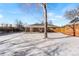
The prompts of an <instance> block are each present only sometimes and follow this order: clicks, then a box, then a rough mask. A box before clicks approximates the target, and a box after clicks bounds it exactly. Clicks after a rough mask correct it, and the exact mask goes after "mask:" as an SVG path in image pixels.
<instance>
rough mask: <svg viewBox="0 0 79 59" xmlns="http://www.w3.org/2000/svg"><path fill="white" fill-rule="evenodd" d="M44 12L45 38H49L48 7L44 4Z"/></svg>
mask: <svg viewBox="0 0 79 59" xmlns="http://www.w3.org/2000/svg"><path fill="white" fill-rule="evenodd" d="M42 6H43V11H44V13H43V14H44V37H45V38H47V24H48V23H47V8H46V7H47V6H46V3H42Z"/></svg>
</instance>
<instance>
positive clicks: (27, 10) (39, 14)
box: [0, 3, 78, 26]
mask: <svg viewBox="0 0 79 59" xmlns="http://www.w3.org/2000/svg"><path fill="white" fill-rule="evenodd" d="M77 6H78V4H77V3H70V4H69V3H49V4H47V12H48V20H51V21H52V23H53V24H54V25H58V26H63V25H65V24H68V22H69V20H67V19H65V17H63V16H64V13H65V11H66V10H68V9H72V8H75V7H77ZM17 19H18V20H21V21H22V22H23V23H27V24H33V23H40V22H41V21H43V11H42V6H41V5H37V6H36V4H30V5H29V4H26V5H24V4H18V3H9V4H8V3H4V4H3V3H1V4H0V23H9V24H15V22H16V20H17Z"/></svg>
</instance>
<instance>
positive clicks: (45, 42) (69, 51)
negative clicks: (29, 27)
mask: <svg viewBox="0 0 79 59" xmlns="http://www.w3.org/2000/svg"><path fill="white" fill-rule="evenodd" d="M0 55H1V56H56V55H57V56H66V55H73V56H75V55H79V37H72V36H68V35H64V34H61V33H48V39H44V35H43V33H24V32H22V33H15V34H10V35H5V36H0Z"/></svg>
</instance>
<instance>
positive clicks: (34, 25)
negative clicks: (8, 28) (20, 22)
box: [26, 24, 58, 27]
mask: <svg viewBox="0 0 79 59" xmlns="http://www.w3.org/2000/svg"><path fill="white" fill-rule="evenodd" d="M26 27H44V24H32V25H29V26H26ZM48 27H58V26H56V25H51V24H48Z"/></svg>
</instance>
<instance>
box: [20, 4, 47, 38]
mask: <svg viewBox="0 0 79 59" xmlns="http://www.w3.org/2000/svg"><path fill="white" fill-rule="evenodd" d="M22 5H23V6H27V5H31V4H22ZM22 5H21V6H22ZM39 5H40V6H42V7H43V15H44V16H43V17H44V38H47V4H46V3H38V4H36V6H39ZM24 9H25V7H24Z"/></svg>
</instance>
